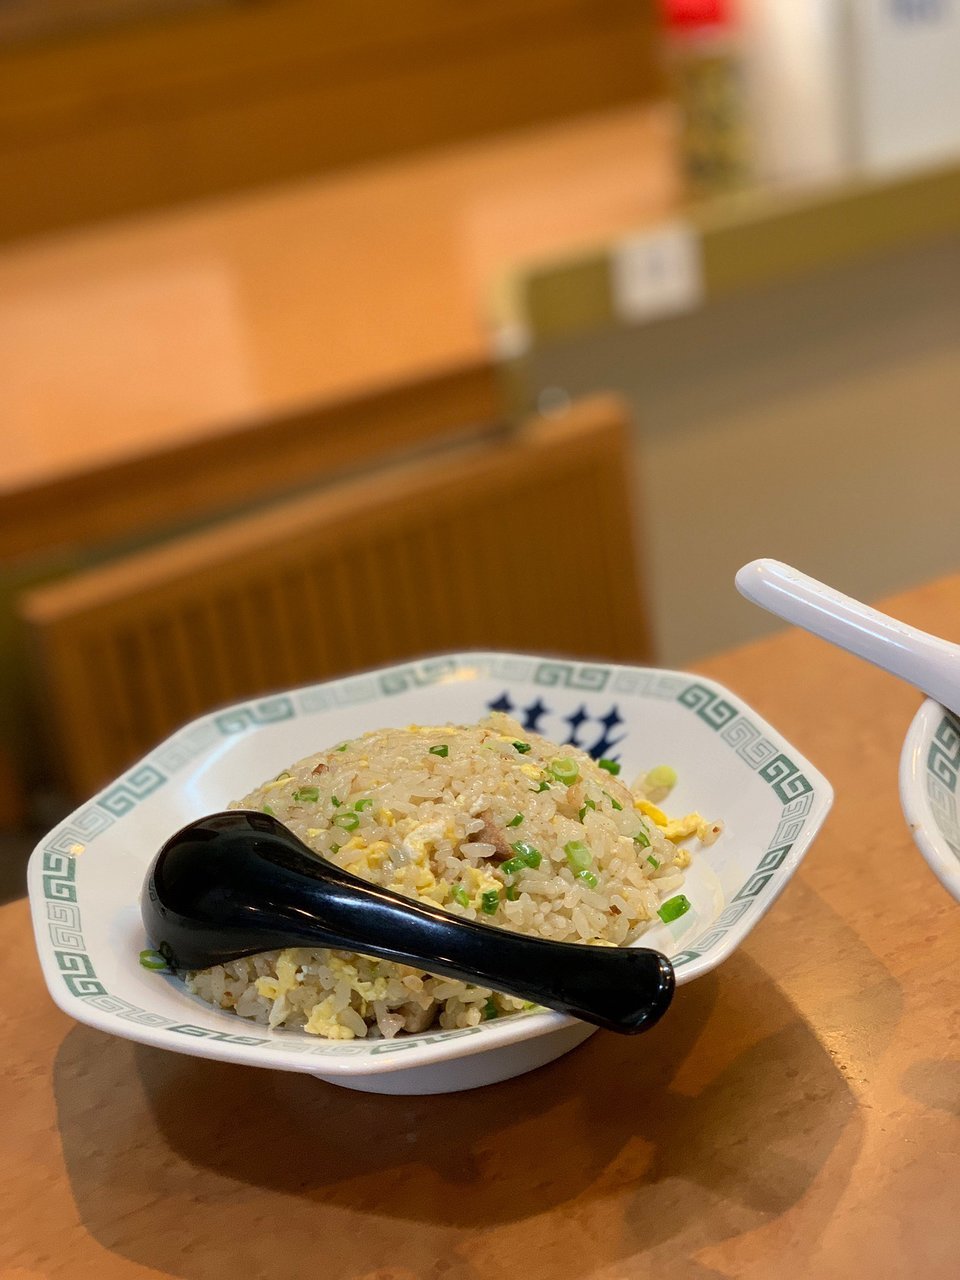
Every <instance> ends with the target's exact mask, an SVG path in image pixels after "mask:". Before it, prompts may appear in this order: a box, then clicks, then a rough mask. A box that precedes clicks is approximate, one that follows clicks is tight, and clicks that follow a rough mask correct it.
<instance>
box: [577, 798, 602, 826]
mask: <svg viewBox="0 0 960 1280" xmlns="http://www.w3.org/2000/svg"><path fill="white" fill-rule="evenodd" d="M604 794H606V793H604ZM596 807H597V806H596V804H595V803H594V801H593V800H584V802H583V808H582V809H581V810H580V815H579V816H580V821H581V822H582V821H583V819H584V818H585V817H586V813H587V810H588V809H594V810H595V809H596Z"/></svg>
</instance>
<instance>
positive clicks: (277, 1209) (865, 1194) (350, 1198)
mask: <svg viewBox="0 0 960 1280" xmlns="http://www.w3.org/2000/svg"><path fill="white" fill-rule="evenodd" d="M889 606H890V608H891V609H892V610H893V611H895V612H896V613H897V614H898V615H899V616H901V617H903V618H904V619H906V620H908V621H910V622H913V623H916V624H918V625H920V626H923V627H927V628H929V629H931V630H935V631H938V632H939V633H940V634H943V635H946V636H949V637H951V638H954V639H960V577H957V578H954V579H951V580H947V581H943V582H940V583H937V584H935V585H933V586H930V587H926V588H922V589H918V590H915V591H911V592H909V593H907V594H906V595H903V596H901V597H899V598H897V599H895V600H892V601H890V602H889ZM703 670H704V671H705V672H706V673H707V674H709V675H711V676H714V677H716V678H717V679H719V680H721V681H724V682H725V683H727V684H728V685H730V686H731V687H732V688H733V689H734V690H736V691H737V692H738V693H739V694H741V695H742V696H743V697H744V698H745V699H747V700H748V701H749V702H751V703H752V704H753V705H754V706H755V707H756V708H757V710H758V711H760V712H761V713H762V714H764V715H765V716H767V717H769V718H770V719H771V720H772V721H773V722H774V723H775V724H776V725H777V726H778V728H780V729H781V730H783V731H784V732H785V733H786V734H787V735H788V736H789V737H790V738H791V739H792V740H793V741H794V742H795V743H796V744H797V746H798V747H800V748H801V749H802V750H803V751H804V752H805V753H808V754H809V755H810V757H811V758H812V759H813V761H814V762H815V763H816V764H817V765H818V766H819V767H820V768H821V769H823V771H824V772H825V773H826V774H827V776H828V777H829V778H830V779H831V780H832V782H833V783H834V786H835V788H836V791H837V800H836V806H835V809H834V811H833V813H832V815H831V817H830V819H829V821H828V823H827V825H826V827H825V829H824V831H823V832H822V834H821V836H820V838H819V839H818V841H817V843H816V845H815V846H814V848H813V849H812V850H811V852H810V853H809V855H808V856H807V858H806V860H805V862H804V865H803V868H802V870H801V872H800V873H799V874H798V876H797V877H796V879H795V880H794V882H793V883H792V884H791V885H790V887H789V888H788V889H787V891H786V892H785V894H784V896H783V897H782V898H781V900H780V901H779V902H778V903H777V904H776V906H775V907H774V908H773V910H772V911H771V913H770V914H769V915H768V916H767V917H766V919H764V920H763V921H762V922H761V923H760V924H759V925H758V927H757V928H756V930H755V931H754V932H753V933H752V934H751V936H750V939H749V941H748V942H747V943H746V944H745V945H744V946H743V947H742V948H741V949H740V951H738V952H737V953H736V954H735V955H734V956H733V957H732V958H731V959H730V960H729V961H728V962H727V963H725V964H724V965H723V966H722V967H721V968H720V969H719V970H717V971H716V972H715V973H713V974H711V975H710V976H708V977H706V978H703V979H702V980H700V981H698V982H696V983H693V984H692V985H691V986H689V987H684V988H682V989H681V991H680V992H679V993H678V996H677V1000H676V1003H675V1006H674V1008H673V1009H672V1010H671V1012H670V1015H669V1016H668V1017H667V1018H666V1019H665V1020H664V1022H663V1023H661V1024H660V1025H659V1026H658V1027H656V1028H655V1029H654V1030H653V1031H652V1032H650V1033H649V1034H648V1035H646V1036H643V1037H641V1038H640V1039H638V1040H625V1039H621V1038H618V1037H616V1036H614V1035H610V1034H606V1033H603V1032H600V1033H598V1034H597V1035H595V1036H594V1037H593V1038H592V1039H590V1040H589V1041H588V1042H587V1043H586V1044H585V1045H584V1046H583V1047H581V1048H580V1049H578V1050H577V1051H576V1052H574V1053H572V1054H570V1055H568V1056H567V1057H565V1058H563V1059H561V1060H560V1061H558V1062H555V1063H553V1064H551V1065H549V1066H547V1067H545V1068H543V1069H542V1070H540V1071H538V1072H535V1073H533V1074H531V1075H527V1076H524V1077H521V1078H520V1079H517V1080H513V1081H508V1082H506V1083H504V1084H501V1085H497V1086H494V1087H491V1088H488V1089H484V1090H480V1091H478V1092H476V1093H467V1094H459V1095H458V1094H452V1095H448V1096H443V1097H437V1098H389V1097H385V1098H381V1097H376V1096H366V1095H363V1094H352V1093H349V1092H348V1091H346V1090H342V1089H338V1088H336V1087H334V1086H332V1085H327V1084H322V1083H319V1082H315V1081H313V1080H311V1079H309V1078H307V1077H305V1076H299V1075H282V1074H280V1073H274V1072H268V1071H257V1070H251V1069H248V1068H241V1067H232V1066H227V1065H221V1064H216V1063H205V1062H201V1061H199V1060H195V1059H191V1058H186V1057H181V1056H176V1055H173V1054H168V1053H164V1052H161V1051H158V1050H152V1049H147V1048H144V1047H140V1046H137V1045H134V1044H131V1043H128V1042H125V1041H122V1040H115V1039H111V1038H110V1037H109V1036H106V1035H103V1034H101V1033H99V1032H96V1031H93V1030H90V1029H88V1028H85V1027H81V1026H77V1025H75V1024H73V1023H72V1022H70V1021H69V1019H67V1018H66V1017H64V1016H63V1015H62V1014H60V1013H59V1012H58V1011H57V1010H56V1009H55V1008H54V1006H53V1005H52V1003H51V1002H50V1000H49V998H48V996H47V993H46V991H45V989H44V988H43V986H42V983H41V979H40V974H39V970H38V968H37V964H36V962H35V960H34V959H33V955H32V941H31V936H30V929H29V925H28V917H27V907H26V904H25V903H24V902H16V903H13V904H12V905H10V906H7V907H5V908H3V910H2V913H0V964H2V966H3V972H4V974H5V975H7V978H6V981H5V984H4V989H3V996H2V1010H3V1014H2V1021H3V1024H4V1025H3V1027H2V1031H3V1034H2V1041H0V1042H2V1044H3V1049H2V1054H3V1069H4V1074H5V1080H6V1084H5V1089H4V1122H3V1125H2V1127H0V1276H2V1277H3V1280H54V1278H61V1277H62V1278H63V1280H87V1277H90V1278H91V1280H93V1278H94V1277H95V1278H96V1280H112V1278H113V1277H124V1278H125V1280H127V1278H132V1277H142V1278H143V1280H146V1278H147V1277H160V1276H171V1277H178V1278H181V1280H214V1278H216V1280H219V1278H220V1277H222V1276H237V1277H242V1278H243V1280H254V1278H255V1277H256V1278H260V1277H263V1278H265V1280H302V1278H303V1277H305V1276H322V1277H324V1280H340V1278H343V1280H361V1278H362V1280H439V1278H441V1277H442V1278H443V1280H494V1278H496V1280H499V1278H500V1277H514V1276H528V1277H535V1278H540V1277H544V1278H546V1277H550V1278H554V1277H556V1278H557V1280H561V1278H562V1280H571V1278H578V1280H579V1278H580V1277H590V1280H636V1278H637V1277H647V1276H649V1277H657V1280H671V1278H673V1277H676V1278H677V1280H707V1278H708V1277H714V1278H716V1277H746V1278H749V1280H761V1278H762V1280H784V1278H786V1280H790V1278H792V1277H804V1278H805V1277H815V1278H816V1280H858V1278H861V1277H862V1278H863V1280H867V1278H869V1280H888V1278H893V1277H896V1278H899V1277H904V1278H906V1277H911V1278H912V1277H916V1276H922V1277H924V1278H925V1280H941V1278H942V1280H954V1277H956V1276H957V1274H958V1269H960V1262H958V1260H960V1217H958V1214H957V1205H958V1192H960V1119H958V1098H960V1026H958V1019H957V1015H956V1007H957V1001H956V983H957V974H958V973H960V906H958V905H957V904H955V903H954V902H953V901H952V900H951V899H950V898H949V897H948V896H947V894H946V893H945V892H944V890H943V889H942V888H941V887H940V886H939V884H938V883H937V882H936V881H935V879H934V878H933V876H932V875H931V873H930V872H929V871H928V869H927V867H926V864H925V863H924V862H923V861H922V859H921V857H920V855H919V853H918V852H917V851H916V850H915V848H914V846H913V844H912V843H911V841H910V838H909V836H908V834H907V830H906V827H905V824H904V821H903V818H902V816H901V813H900V809H899V804H898V800H897V760H898V755H899V750H900V744H901V742H902V740H903V736H904V732H905V730H906V728H907V725H908V723H909V721H910V718H911V716H912V714H913V712H914V710H915V708H916V706H917V705H918V696H917V695H916V694H915V693H914V691H912V690H911V689H909V688H907V687H906V686H904V685H900V684H898V683H897V682H895V681H894V680H893V679H892V678H890V677H888V676H886V675H884V674H883V673H881V672H879V671H876V670H874V669H873V668H871V667H867V666H866V665H864V664H862V663H860V662H858V661H857V660H856V659H854V658H851V657H849V656H847V655H845V654H842V653H840V652H839V651H837V650H834V649H831V648H829V647H828V646H827V645H825V644H823V643H822V642H820V641H817V640H815V639H813V638H812V637H809V636H806V635H804V634H801V633H799V632H785V633H783V634H780V635H778V636H776V637H774V638H772V639H769V640H766V641H763V642H761V643H757V644H754V645H751V646H749V647H747V648H744V649H741V650H738V651H735V652H731V653H729V654H726V655H723V656H721V657H718V658H717V659H716V660H714V661H711V662H710V663H707V664H705V665H704V667H703Z"/></svg>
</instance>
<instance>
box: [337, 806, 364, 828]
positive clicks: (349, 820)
mask: <svg viewBox="0 0 960 1280" xmlns="http://www.w3.org/2000/svg"><path fill="white" fill-rule="evenodd" d="M333 825H334V826H335V827H339V828H340V830H341V831H356V829H357V827H359V825H360V819H359V818H358V817H357V815H356V814H355V813H350V811H349V810H347V812H346V813H335V814H334V815H333Z"/></svg>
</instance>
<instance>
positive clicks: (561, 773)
mask: <svg viewBox="0 0 960 1280" xmlns="http://www.w3.org/2000/svg"><path fill="white" fill-rule="evenodd" d="M548 770H549V772H550V773H552V774H553V776H554V777H555V778H556V780H557V781H558V782H562V783H563V784H564V786H567V787H569V786H570V785H571V783H573V782H576V780H577V778H578V777H579V776H580V766H579V765H578V764H577V762H576V760H571V759H570V757H569V756H560V757H559V759H557V760H551V761H550V764H549V766H548Z"/></svg>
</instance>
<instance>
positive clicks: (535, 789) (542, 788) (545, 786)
mask: <svg viewBox="0 0 960 1280" xmlns="http://www.w3.org/2000/svg"><path fill="white" fill-rule="evenodd" d="M530 790H531V791H532V792H533V794H534V795H535V796H538V795H539V794H540V792H541V791H549V790H550V783H549V782H541V783H540V785H539V787H531V788H530Z"/></svg>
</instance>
